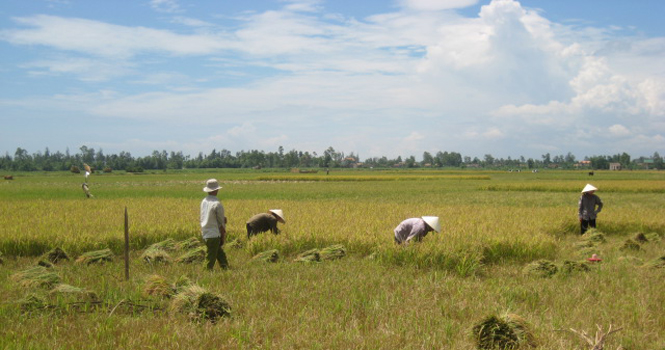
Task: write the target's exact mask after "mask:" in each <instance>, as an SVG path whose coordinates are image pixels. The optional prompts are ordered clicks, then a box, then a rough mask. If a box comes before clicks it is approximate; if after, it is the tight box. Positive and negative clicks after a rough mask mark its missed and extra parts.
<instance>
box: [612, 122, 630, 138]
mask: <svg viewBox="0 0 665 350" xmlns="http://www.w3.org/2000/svg"><path fill="white" fill-rule="evenodd" d="M608 131H609V132H610V134H611V135H612V136H628V135H630V134H631V133H630V130H628V128H626V127H625V126H623V125H621V124H614V125H612V126H610V127H609V129H608Z"/></svg>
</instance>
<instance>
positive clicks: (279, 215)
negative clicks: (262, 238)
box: [247, 209, 286, 239]
mask: <svg viewBox="0 0 665 350" xmlns="http://www.w3.org/2000/svg"><path fill="white" fill-rule="evenodd" d="M278 222H281V223H283V224H286V221H285V220H284V213H283V212H282V210H281V209H271V210H270V211H268V212H267V213H261V214H256V215H254V216H252V217H251V218H250V219H249V221H247V239H250V238H251V237H252V236H253V235H257V234H259V233H261V232H266V231H268V230H270V232H272V233H273V234H276V235H278V234H279V232H280V231H279V229H278V228H277V223H278Z"/></svg>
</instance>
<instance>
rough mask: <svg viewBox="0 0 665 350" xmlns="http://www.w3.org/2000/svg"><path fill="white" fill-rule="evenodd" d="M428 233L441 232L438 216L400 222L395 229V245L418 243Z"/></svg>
mask: <svg viewBox="0 0 665 350" xmlns="http://www.w3.org/2000/svg"><path fill="white" fill-rule="evenodd" d="M430 231H435V232H441V224H440V223H439V217H438V216H422V217H419V218H410V219H406V220H404V221H402V222H401V223H400V224H399V225H397V227H395V243H397V244H402V243H404V242H407V243H408V242H411V241H412V240H415V241H416V242H420V241H421V240H422V239H423V237H425V236H427V233H428V232H430Z"/></svg>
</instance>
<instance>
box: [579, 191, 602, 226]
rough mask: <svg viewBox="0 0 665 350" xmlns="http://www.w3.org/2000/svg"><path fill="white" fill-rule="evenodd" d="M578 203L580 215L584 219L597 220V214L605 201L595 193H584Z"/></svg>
mask: <svg viewBox="0 0 665 350" xmlns="http://www.w3.org/2000/svg"><path fill="white" fill-rule="evenodd" d="M578 205H579V212H578V215H579V217H580V219H582V220H595V219H596V214H598V213H600V211H601V210H602V209H603V201H601V200H600V197H598V196H596V195H595V194H587V193H583V194H582V196H581V197H580V201H579V203H578Z"/></svg>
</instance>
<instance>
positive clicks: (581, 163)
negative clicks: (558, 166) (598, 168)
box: [575, 160, 591, 168]
mask: <svg viewBox="0 0 665 350" xmlns="http://www.w3.org/2000/svg"><path fill="white" fill-rule="evenodd" d="M575 167H577V168H590V167H591V161H590V160H580V161H579V162H577V163H576V164H575Z"/></svg>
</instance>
